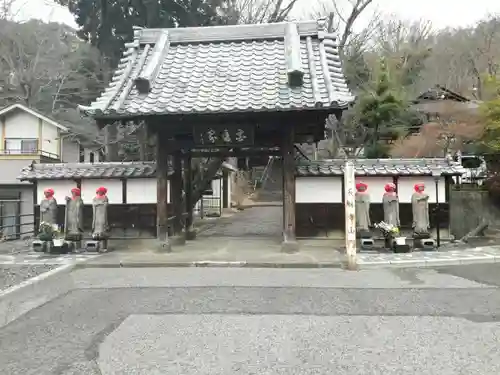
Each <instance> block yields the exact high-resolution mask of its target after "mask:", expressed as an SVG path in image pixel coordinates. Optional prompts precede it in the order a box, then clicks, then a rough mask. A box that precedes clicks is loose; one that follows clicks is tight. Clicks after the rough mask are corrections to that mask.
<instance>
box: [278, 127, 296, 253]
mask: <svg viewBox="0 0 500 375" xmlns="http://www.w3.org/2000/svg"><path fill="white" fill-rule="evenodd" d="M281 151H282V154H283V243H282V244H281V249H282V251H284V252H297V251H299V244H298V242H297V239H296V237H295V149H294V129H293V127H287V128H286V129H285V132H284V135H283V143H282V150H281Z"/></svg>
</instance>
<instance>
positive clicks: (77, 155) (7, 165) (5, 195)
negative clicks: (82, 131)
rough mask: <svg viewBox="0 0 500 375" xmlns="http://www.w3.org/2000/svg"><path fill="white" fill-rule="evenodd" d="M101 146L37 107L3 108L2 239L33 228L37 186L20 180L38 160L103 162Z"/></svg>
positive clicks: (0, 118)
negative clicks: (25, 171) (83, 137)
mask: <svg viewBox="0 0 500 375" xmlns="http://www.w3.org/2000/svg"><path fill="white" fill-rule="evenodd" d="M99 147H100V146H99V145H98V144H97V143H95V142H92V140H89V139H82V137H79V136H77V135H75V133H74V132H73V131H72V129H70V128H69V127H68V126H67V125H62V124H60V123H58V122H57V121H55V120H53V119H51V118H49V117H47V116H45V115H43V114H42V113H40V112H38V111H36V110H35V109H33V108H28V107H26V106H24V105H22V104H13V105H10V106H7V107H5V108H3V109H0V239H2V238H3V239H12V238H19V237H21V238H22V237H25V236H29V235H30V234H31V233H32V231H33V222H34V220H33V197H34V188H33V185H32V184H31V183H30V182H27V181H26V182H21V181H19V180H18V179H17V177H18V176H19V171H20V170H21V169H22V168H24V167H26V166H29V165H31V164H32V163H33V162H35V163H61V162H83V161H87V162H94V161H96V162H97V161H100V156H101V154H100V153H99V150H98V149H99Z"/></svg>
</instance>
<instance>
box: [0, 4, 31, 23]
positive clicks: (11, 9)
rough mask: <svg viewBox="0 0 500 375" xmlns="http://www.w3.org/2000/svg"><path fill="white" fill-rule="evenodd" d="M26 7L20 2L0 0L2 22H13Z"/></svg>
mask: <svg viewBox="0 0 500 375" xmlns="http://www.w3.org/2000/svg"><path fill="white" fill-rule="evenodd" d="M15 3H16V5H17V6H16V7H15V6H14V5H15ZM24 5H26V4H25V3H24V4H20V1H19V0H0V20H9V21H10V20H13V19H14V18H15V17H16V16H17V14H18V13H19V11H20V9H22V7H23V6H24Z"/></svg>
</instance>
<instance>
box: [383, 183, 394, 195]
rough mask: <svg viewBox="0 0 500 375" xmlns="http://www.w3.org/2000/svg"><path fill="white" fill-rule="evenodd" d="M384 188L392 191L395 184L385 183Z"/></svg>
mask: <svg viewBox="0 0 500 375" xmlns="http://www.w3.org/2000/svg"><path fill="white" fill-rule="evenodd" d="M384 189H385V191H386V192H387V193H392V192H394V191H396V185H394V184H387V185H385V186H384Z"/></svg>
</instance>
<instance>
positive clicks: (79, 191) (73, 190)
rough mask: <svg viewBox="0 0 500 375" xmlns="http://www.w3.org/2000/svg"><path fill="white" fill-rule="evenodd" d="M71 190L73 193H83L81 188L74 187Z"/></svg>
mask: <svg viewBox="0 0 500 375" xmlns="http://www.w3.org/2000/svg"><path fill="white" fill-rule="evenodd" d="M71 192H72V193H73V194H75V195H80V194H81V193H82V192H81V190H80V189H78V188H73V189H71Z"/></svg>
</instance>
